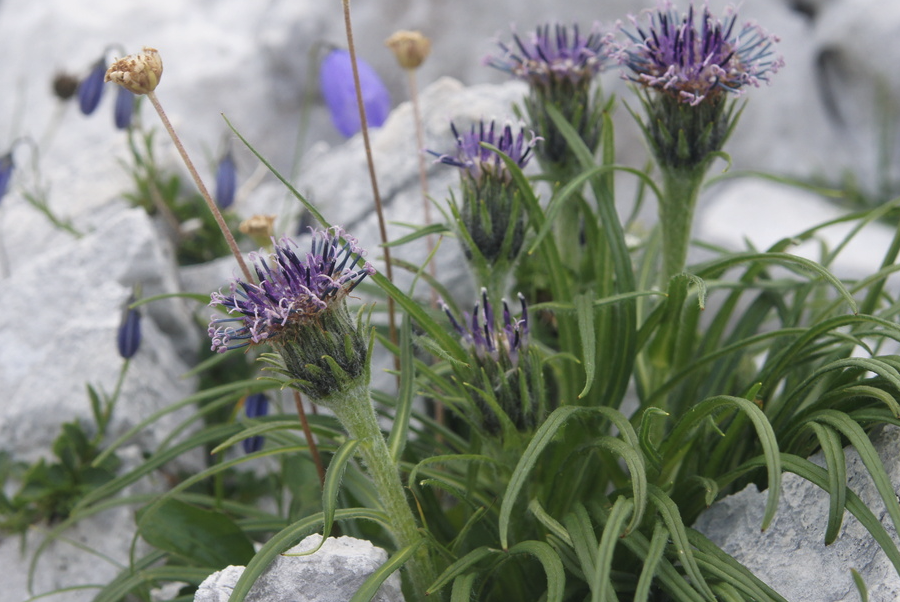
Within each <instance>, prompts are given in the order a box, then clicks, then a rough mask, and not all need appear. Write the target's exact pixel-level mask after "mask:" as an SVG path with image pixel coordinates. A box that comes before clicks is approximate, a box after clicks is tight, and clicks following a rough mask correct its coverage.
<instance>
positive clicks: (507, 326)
mask: <svg viewBox="0 0 900 602" xmlns="http://www.w3.org/2000/svg"><path fill="white" fill-rule="evenodd" d="M519 303H520V304H521V307H522V313H521V314H520V316H519V317H518V318H514V317H513V315H512V313H511V312H510V310H509V305H508V304H507V303H506V301H505V300H504V301H503V315H502V319H501V321H500V322H499V323H498V322H497V321H496V318H495V316H494V310H493V308H492V307H491V303H490V301H489V300H488V293H487V290H486V289H482V290H481V303H480V304H479V303H476V304H475V308H474V310H473V311H472V313H471V314H469V313H465V314H464V316H463V321H462V322H459V321H458V320H457V319H456V318H455V317H454V315H453V313H452V312H451V311H450V309H449V308H448V307H447V305H446V304H443V310H444V312H445V313H446V314H447V317H448V318H449V319H450V323H451V324H452V325H453V328H454V329H456V331H457V333H459V335H460V337H461V338H462V340H463V342H464V343H466V345H467V346H468V348H469V350H470V352H471V354H472V358H473V363H472V365H471V366H470V367H469V373H468V374H465V375H463V379H464V382H466V383H469V384H470V385H471V386H473V387H475V388H476V389H478V390H479V391H480V393H478V394H476V396H475V397H474V401H475V404H476V406H477V407H478V408H479V410H480V411H481V414H482V420H483V424H484V426H485V428H486V429H487V430H488V431H490V432H492V433H496V432H498V431H499V430H500V427H501V423H502V422H503V420H501V419H500V418H499V417H498V414H497V411H498V410H500V411H502V413H504V414H505V415H506V417H508V418H509V421H511V423H512V424H513V425H515V427H516V428H517V429H518V430H520V431H521V430H527V429H529V428H532V427H533V426H534V425H535V424H536V420H538V419H539V418H540V416H539V415H538V414H539V413H540V411H541V410H540V409H539V408H540V406H541V405H542V404H541V403H539V399H541V398H542V397H543V395H542V388H543V387H542V377H541V374H540V368H539V365H540V362H538V361H534V357H533V356H529V347H528V307H527V305H526V304H525V298H524V297H523V296H522V294H521V293H520V294H519ZM526 357H527V358H528V359H525V358H526ZM481 383H484V387H482V386H481ZM488 387H489V388H490V391H487V390H484V389H486V388H488Z"/></svg>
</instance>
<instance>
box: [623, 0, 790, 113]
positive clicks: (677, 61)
mask: <svg viewBox="0 0 900 602" xmlns="http://www.w3.org/2000/svg"><path fill="white" fill-rule="evenodd" d="M700 20H701V23H700V24H699V28H698V25H696V24H695V23H694V5H693V4H691V5H690V6H689V8H688V12H687V14H685V15H682V16H681V17H679V15H678V13H676V12H675V11H674V10H673V9H672V3H671V2H665V3H663V4H661V7H660V9H659V10H657V11H655V12H651V13H650V24H649V27H648V29H647V30H644V29H643V28H641V26H640V25H639V24H638V20H637V18H635V17H633V16H632V17H631V22H632V25H633V26H634V29H635V31H634V32H630V31H628V30H627V29H625V28H622V31H623V32H624V33H625V35H626V36H628V37H629V38H630V39H631V42H632V43H631V44H629V45H627V46H624V47H622V48H620V50H619V52H618V55H619V61H620V62H621V63H623V64H624V65H625V66H627V67H628V68H629V69H630V70H631V72H632V73H631V74H630V75H628V76H627V77H628V79H631V80H632V81H634V82H636V83H638V84H640V85H642V86H646V87H648V88H654V89H656V90H658V91H660V92H669V93H670V94H673V95H675V96H677V97H678V98H679V99H680V100H681V101H682V102H684V103H687V104H690V105H692V106H695V105H697V104H699V103H701V102H703V100H704V99H705V98H707V97H710V96H714V95H717V94H718V93H720V92H733V93H736V94H740V93H741V92H742V91H743V90H742V88H743V87H745V86H747V85H751V86H756V87H758V86H759V82H761V81H766V82H767V81H769V76H770V74H774V73H775V72H777V71H778V69H779V68H780V67H782V66H783V65H784V60H783V59H782V58H781V57H774V56H773V49H772V47H773V45H774V44H775V42H777V41H778V38H777V37H775V36H772V35H770V34H768V33H766V32H765V31H764V30H763V29H762V28H761V27H759V26H758V25H755V24H753V23H746V24H744V25H743V26H741V27H740V28H739V30H737V31H735V29H736V28H735V22H736V21H737V14H736V12H735V11H734V9H733V8H729V9H728V10H727V12H726V15H725V18H724V19H722V20H719V19H715V18H714V17H713V16H712V15H711V14H710V12H709V8H708V7H705V8H704V9H703V16H702V17H701V19H700Z"/></svg>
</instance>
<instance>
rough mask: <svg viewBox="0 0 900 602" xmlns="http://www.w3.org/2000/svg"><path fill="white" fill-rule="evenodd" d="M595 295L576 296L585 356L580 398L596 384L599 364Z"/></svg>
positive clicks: (582, 349)
mask: <svg viewBox="0 0 900 602" xmlns="http://www.w3.org/2000/svg"><path fill="white" fill-rule="evenodd" d="M593 305H594V297H593V295H592V294H590V293H587V294H583V295H577V296H576V297H575V312H576V314H577V315H578V329H579V332H581V353H582V357H583V358H584V363H583V364H582V365H583V366H584V379H585V380H584V388H583V389H582V390H581V393H579V394H578V399H581V398H582V397H584V396H585V395H587V393H588V391H590V390H591V387H592V386H593V385H594V370H595V369H596V366H597V357H596V353H597V343H596V339H595V331H594V307H593Z"/></svg>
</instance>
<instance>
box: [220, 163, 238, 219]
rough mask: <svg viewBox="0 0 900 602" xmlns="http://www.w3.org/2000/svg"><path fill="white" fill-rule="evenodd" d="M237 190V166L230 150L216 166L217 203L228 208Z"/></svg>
mask: <svg viewBox="0 0 900 602" xmlns="http://www.w3.org/2000/svg"><path fill="white" fill-rule="evenodd" d="M236 191H237V166H236V165H235V164H234V157H232V155H231V151H230V150H229V151H228V152H227V153H225V155H224V156H223V157H222V158H221V159H220V160H219V166H218V167H217V168H216V205H218V206H219V209H228V208H229V207H231V205H232V204H233V203H234V195H235V192H236Z"/></svg>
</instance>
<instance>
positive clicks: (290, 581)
mask: <svg viewBox="0 0 900 602" xmlns="http://www.w3.org/2000/svg"><path fill="white" fill-rule="evenodd" d="M321 539H322V536H321V535H310V536H309V537H307V538H306V539H304V540H303V541H301V542H300V543H299V544H298V545H296V546H294V547H293V548H291V549H290V550H288V552H287V553H286V554H285V555H282V556H279V557H278V558H277V559H276V560H275V561H274V562H273V563H272V564H271V565H269V568H268V569H266V571H265V572H264V573H263V574H262V575H261V576H260V577H259V579H257V581H256V583H255V584H254V585H253V587H252V588H251V589H250V592H249V593H248V594H247V597H246V598H245V599H246V600H247V602H346V601H347V600H349V599H350V598H351V597H352V596H353V594H354V593H356V590H357V589H359V587H360V586H361V585H362V584H363V582H364V581H365V580H366V578H368V576H369V575H371V574H372V573H373V572H374V571H375V570H376V569H377V568H378V567H380V566H381V565H382V564H384V563H385V562H386V561H387V558H388V556H387V552H385V551H384V550H382V549H381V548H376V547H375V546H373V545H372V544H371V543H370V542H368V541H365V540H361V539H355V538H353V537H346V536H345V537H337V538H335V537H329V538H328V539H326V540H325V543H324V544H322V547H321V548H319V549H318V550H317V551H316V552H315V553H313V554H308V555H300V556H291V555H290V554H304V553H308V552H311V551H312V550H313V549H315V547H316V545H318V543H319V542H320V541H321ZM243 572H244V567H237V566H230V567H227V568H225V569H223V570H221V571H219V572H217V573H213V574H212V575H210V576H209V577H208V578H207V579H206V580H205V581H204V582H203V583H201V584H200V587H199V588H198V589H197V593H196V594H195V595H194V602H227V600H228V597H229V596H230V595H231V592H232V590H233V589H234V586H235V584H236V583H237V580H238V579H239V578H240V576H241V574H242V573H243ZM373 600H374V601H375V602H402V601H403V594H402V593H401V592H400V576H399V575H398V574H397V573H394V574H392V575H391V576H390V577H388V579H387V581H385V582H384V584H382V586H381V589H380V590H378V593H377V594H376V595H375V597H374V598H373Z"/></svg>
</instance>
